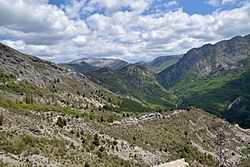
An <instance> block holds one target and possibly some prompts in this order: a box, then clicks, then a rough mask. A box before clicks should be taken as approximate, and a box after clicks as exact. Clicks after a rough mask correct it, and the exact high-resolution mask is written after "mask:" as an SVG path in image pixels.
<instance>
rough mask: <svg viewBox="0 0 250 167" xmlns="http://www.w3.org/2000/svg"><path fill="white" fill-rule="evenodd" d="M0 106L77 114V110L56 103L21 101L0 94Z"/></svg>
mask: <svg viewBox="0 0 250 167" xmlns="http://www.w3.org/2000/svg"><path fill="white" fill-rule="evenodd" d="M0 106H1V107H4V108H7V109H17V110H36V111H42V112H44V111H55V112H60V113H66V114H71V115H77V114H78V113H79V112H78V111H77V110H74V109H71V108H67V107H62V106H58V105H46V104H40V103H24V102H22V101H18V100H16V101H13V100H10V99H8V98H7V97H6V96H4V95H2V94H0Z"/></svg>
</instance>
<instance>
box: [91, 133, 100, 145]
mask: <svg viewBox="0 0 250 167" xmlns="http://www.w3.org/2000/svg"><path fill="white" fill-rule="evenodd" d="M92 143H93V144H94V145H96V146H99V145H100V141H99V136H98V133H96V134H95V136H94V141H93V142H92Z"/></svg>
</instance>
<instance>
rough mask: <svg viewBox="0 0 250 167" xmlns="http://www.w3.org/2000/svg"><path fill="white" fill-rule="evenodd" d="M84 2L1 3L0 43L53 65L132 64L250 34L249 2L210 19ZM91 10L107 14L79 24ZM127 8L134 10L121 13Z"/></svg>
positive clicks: (139, 6)
mask: <svg viewBox="0 0 250 167" xmlns="http://www.w3.org/2000/svg"><path fill="white" fill-rule="evenodd" d="M94 2H95V3H94ZM170 2H172V1H170ZM89 3H90V4H91V3H92V4H91V5H90V6H86V3H83V1H78V0H74V1H72V2H71V3H69V4H66V6H64V7H63V8H62V9H60V8H58V7H56V6H53V5H49V4H47V1H46V0H39V1H32V0H9V1H5V0H0V11H1V12H0V20H1V22H0V37H1V36H8V39H6V40H3V41H2V42H4V43H6V44H8V45H10V46H12V47H14V48H16V49H19V50H20V51H23V52H25V53H30V54H33V55H39V56H40V57H43V58H46V59H48V60H51V61H57V62H63V61H69V60H72V59H78V58H81V57H92V56H93V57H98V56H99V57H104V56H105V57H117V58H122V59H124V60H128V61H133V62H134V61H139V60H149V59H152V58H155V57H157V56H162V55H169V54H180V53H184V52H186V51H187V50H188V49H190V48H192V47H198V46H201V45H203V44H205V43H214V42H216V41H219V40H222V39H226V38H231V37H233V36H236V35H244V34H247V33H250V22H249V20H250V4H249V3H248V4H246V5H245V6H242V7H240V8H235V9H231V10H227V11H217V12H214V13H212V14H210V15H200V14H194V15H189V14H187V13H185V12H184V11H183V10H181V9H179V10H177V11H175V12H171V11H170V12H166V13H164V14H162V15H156V14H150V15H142V14H141V12H142V11H143V10H144V9H145V8H147V7H148V6H147V5H148V4H149V3H150V1H146V0H138V1H137V3H135V0H127V1H125V0H120V1H118V0H114V1H109V0H92V1H91V2H89ZM97 3H98V4H97ZM143 4H144V5H143ZM95 5H99V6H102V7H105V8H107V9H109V14H105V13H95V14H92V15H90V16H88V17H87V18H86V19H85V20H81V19H80V14H81V12H82V10H85V9H86V8H88V7H89V9H90V8H93V7H94V6H95ZM127 5H129V7H130V8H132V9H133V10H132V11H121V8H122V7H125V6H127ZM73 9H76V10H73ZM64 11H65V12H64Z"/></svg>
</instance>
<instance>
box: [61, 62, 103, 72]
mask: <svg viewBox="0 0 250 167" xmlns="http://www.w3.org/2000/svg"><path fill="white" fill-rule="evenodd" d="M63 65H66V66H68V67H69V68H71V69H73V70H75V71H77V72H80V73H83V74H85V73H89V72H93V71H96V70H98V69H99V68H98V67H95V66H91V65H89V64H88V63H85V62H84V61H80V62H69V63H65V64H63Z"/></svg>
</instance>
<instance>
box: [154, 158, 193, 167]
mask: <svg viewBox="0 0 250 167" xmlns="http://www.w3.org/2000/svg"><path fill="white" fill-rule="evenodd" d="M188 166H189V164H188V163H187V162H185V159H178V160H176V161H171V162H167V163H164V164H161V165H157V166H154V167H188Z"/></svg>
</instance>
